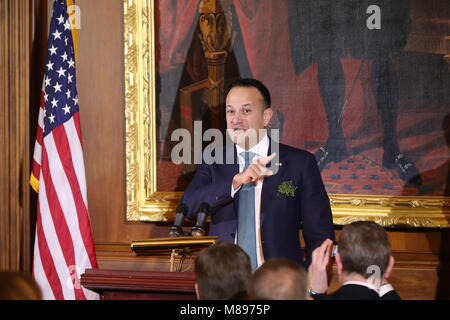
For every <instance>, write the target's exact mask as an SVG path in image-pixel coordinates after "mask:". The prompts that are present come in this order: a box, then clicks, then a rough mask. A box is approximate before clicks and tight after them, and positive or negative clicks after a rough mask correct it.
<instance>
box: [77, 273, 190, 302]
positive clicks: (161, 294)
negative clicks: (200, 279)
mask: <svg viewBox="0 0 450 320" xmlns="http://www.w3.org/2000/svg"><path fill="white" fill-rule="evenodd" d="M81 285H82V286H83V287H85V288H86V289H89V290H92V291H95V292H97V293H99V294H100V295H102V296H103V298H104V299H105V300H131V299H132V300H193V299H197V298H196V295H195V275H194V273H193V272H161V271H127V270H94V269H88V270H86V272H85V273H84V274H82V275H81Z"/></svg>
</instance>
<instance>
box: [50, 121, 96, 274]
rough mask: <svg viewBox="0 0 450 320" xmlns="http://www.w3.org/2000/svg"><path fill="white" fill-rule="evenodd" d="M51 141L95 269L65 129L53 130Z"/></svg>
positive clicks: (87, 226) (61, 127)
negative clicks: (67, 183) (62, 170)
mask: <svg viewBox="0 0 450 320" xmlns="http://www.w3.org/2000/svg"><path fill="white" fill-rule="evenodd" d="M53 139H54V140H55V145H56V149H57V151H58V155H59V158H60V160H61V164H62V166H63V168H64V172H65V174H66V177H67V180H68V181H69V184H70V188H71V190H72V195H73V198H74V202H75V206H76V211H77V215H78V223H79V226H80V233H81V237H82V238H83V243H84V247H85V248H86V251H87V254H88V256H89V261H90V262H91V266H92V267H93V268H97V261H96V259H95V251H94V243H93V241H92V235H91V225H90V221H89V218H88V214H89V213H88V210H87V208H86V206H85V204H84V200H83V196H82V194H81V189H80V185H79V183H78V179H77V176H76V174H75V168H74V166H73V159H72V154H71V152H70V150H69V148H70V143H69V140H68V138H67V134H66V130H65V127H64V126H63V125H62V126H59V127H56V128H55V129H53Z"/></svg>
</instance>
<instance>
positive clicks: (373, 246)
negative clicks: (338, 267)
mask: <svg viewBox="0 0 450 320" xmlns="http://www.w3.org/2000/svg"><path fill="white" fill-rule="evenodd" d="M338 244H339V248H338V251H339V255H340V256H341V260H342V265H343V269H344V272H345V273H347V274H351V273H357V274H359V275H361V276H363V277H365V278H366V279H367V278H369V277H370V276H371V275H372V273H371V272H370V270H368V268H369V267H370V266H378V267H379V268H380V272H381V274H383V273H384V272H385V271H386V268H387V266H388V265H389V259H390V257H391V245H390V243H389V239H388V236H387V233H386V231H385V230H384V229H383V227H381V226H380V225H379V224H377V223H375V222H372V221H356V222H352V223H350V224H348V225H346V226H344V228H343V229H342V232H341V234H340V236H339V242H338ZM368 271H369V272H368Z"/></svg>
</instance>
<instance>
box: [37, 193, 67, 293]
mask: <svg viewBox="0 0 450 320" xmlns="http://www.w3.org/2000/svg"><path fill="white" fill-rule="evenodd" d="M36 233H37V242H38V243H37V244H38V246H39V256H40V258H41V261H42V267H43V268H44V272H45V275H46V277H47V280H48V283H49V284H50V287H51V288H52V292H53V295H54V296H55V299H57V300H62V299H64V293H63V289H62V286H61V282H60V280H59V277H58V272H57V271H56V268H55V263H54V261H53V257H52V255H51V253H50V250H49V248H48V244H47V239H46V238H45V234H44V231H43V228H42V217H41V209H40V206H39V201H38V213H37V219H36Z"/></svg>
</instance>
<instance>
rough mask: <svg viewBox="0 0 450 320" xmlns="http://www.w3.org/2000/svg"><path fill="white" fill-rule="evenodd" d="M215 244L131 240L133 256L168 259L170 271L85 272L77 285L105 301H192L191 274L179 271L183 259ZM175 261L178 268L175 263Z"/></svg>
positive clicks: (183, 239)
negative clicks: (100, 296) (79, 284)
mask: <svg viewBox="0 0 450 320" xmlns="http://www.w3.org/2000/svg"><path fill="white" fill-rule="evenodd" d="M217 241H218V238H217V237H207V236H206V237H205V236H200V237H168V238H154V239H145V240H138V241H132V243H131V250H132V251H133V252H134V253H135V254H136V256H141V257H142V256H154V257H155V256H159V257H166V258H167V259H169V260H170V271H169V272H165V271H150V270H149V271H142V270H140V271H137V270H108V269H104V270H103V269H88V270H86V272H85V273H84V274H82V275H81V279H80V282H81V285H82V286H83V287H85V288H86V289H89V290H92V291H95V292H97V293H99V294H100V295H102V296H103V298H104V299H105V300H128V299H133V300H144V299H145V300H192V299H197V297H196V294H195V274H194V273H193V272H174V271H176V270H177V271H181V270H182V269H183V268H182V266H183V262H184V260H185V258H186V257H187V256H195V254H198V253H199V252H200V251H201V250H203V249H205V248H207V247H209V246H210V245H212V244H214V243H215V242H217ZM176 258H178V260H179V263H178V267H177V268H175V260H176Z"/></svg>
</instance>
